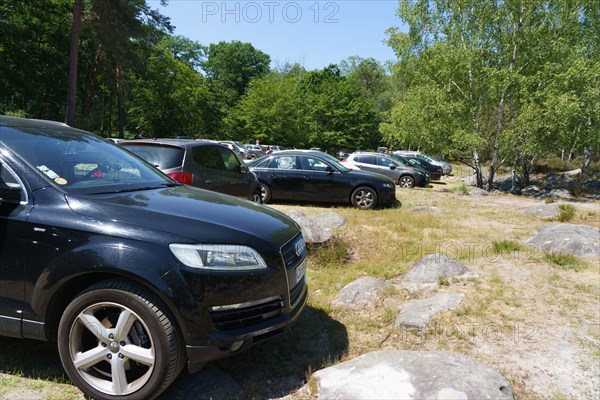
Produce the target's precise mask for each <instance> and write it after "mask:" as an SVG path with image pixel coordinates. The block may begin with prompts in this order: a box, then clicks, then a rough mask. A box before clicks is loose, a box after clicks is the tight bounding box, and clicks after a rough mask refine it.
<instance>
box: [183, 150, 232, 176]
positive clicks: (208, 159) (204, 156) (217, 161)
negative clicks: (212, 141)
mask: <svg viewBox="0 0 600 400" xmlns="http://www.w3.org/2000/svg"><path fill="white" fill-rule="evenodd" d="M192 158H193V159H194V161H196V162H197V163H198V164H200V165H201V166H202V167H204V168H210V169H215V170H219V171H230V172H238V171H239V170H240V165H241V163H240V160H239V158H238V157H237V156H236V155H235V153H234V152H233V151H231V150H229V149H228V148H225V147H221V146H197V147H194V148H193V149H192Z"/></svg>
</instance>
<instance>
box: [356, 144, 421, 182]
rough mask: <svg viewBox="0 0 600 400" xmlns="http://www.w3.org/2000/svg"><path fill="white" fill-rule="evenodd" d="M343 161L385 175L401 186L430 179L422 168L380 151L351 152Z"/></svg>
mask: <svg viewBox="0 0 600 400" xmlns="http://www.w3.org/2000/svg"><path fill="white" fill-rule="evenodd" d="M344 161H345V163H344V165H348V164H354V165H356V166H357V167H358V168H360V169H361V170H363V171H370V172H376V173H378V174H382V175H385V176H387V177H389V178H390V179H392V180H393V181H394V182H396V184H398V186H400V187H403V188H411V187H414V186H421V187H422V186H426V185H427V184H428V183H429V179H430V176H429V174H428V173H427V172H426V171H424V170H423V169H421V168H416V167H415V166H413V165H412V164H410V163H409V162H406V161H402V160H394V159H392V158H390V157H388V156H387V155H385V154H382V153H372V152H359V153H352V154H350V155H349V156H348V157H347V158H346V159H345V160H344Z"/></svg>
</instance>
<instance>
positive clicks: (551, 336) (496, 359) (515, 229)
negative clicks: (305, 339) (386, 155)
mask: <svg viewBox="0 0 600 400" xmlns="http://www.w3.org/2000/svg"><path fill="white" fill-rule="evenodd" d="M445 184H446V185H443V186H438V187H434V188H433V190H429V191H413V192H411V195H410V196H411V197H410V198H409V200H408V201H406V202H405V204H403V207H408V206H416V205H423V206H431V205H435V206H439V207H440V209H441V212H444V207H445V204H446V203H447V202H448V201H450V200H451V201H455V202H456V201H459V202H460V204H461V205H462V206H464V209H465V210H468V211H467V212H466V213H465V215H464V218H463V220H459V221H455V222H453V223H454V226H455V227H457V228H460V227H461V226H464V227H467V226H468V227H469V228H470V229H477V227H478V226H479V228H480V229H481V231H482V235H483V236H482V237H485V235H486V234H487V232H489V231H494V230H496V231H498V232H502V234H501V236H502V237H501V238H503V239H508V240H510V239H513V238H517V239H516V241H519V242H521V241H522V238H523V231H524V230H525V229H532V228H531V226H541V225H542V224H544V223H546V222H547V221H542V220H538V219H536V217H531V216H528V217H527V218H529V220H526V219H525V217H523V221H518V218H519V217H515V215H518V214H519V213H520V212H521V211H522V210H524V209H525V208H527V207H530V206H534V205H539V204H542V201H540V200H537V199H534V198H527V197H524V196H513V195H504V194H503V195H495V196H485V197H480V196H466V195H461V194H460V192H459V191H451V190H449V188H451V187H453V186H452V185H454V187H457V185H460V184H461V183H460V181H459V180H458V179H457V178H455V179H449V180H448V181H446V182H445ZM398 190H400V189H398ZM399 193H402V194H403V195H404V193H407V192H399ZM404 197H406V196H404ZM561 203H562V202H561ZM571 204H574V205H575V207H576V208H577V210H578V213H579V214H580V215H584V216H586V215H589V216H590V219H591V222H589V224H591V225H592V226H595V227H596V228H600V226H599V223H598V221H599V216H600V202H599V201H591V202H573V203H571ZM274 207H275V208H280V209H282V208H285V207H279V206H274ZM502 215H507V216H508V215H510V216H511V217H510V218H509V217H507V219H506V220H504V219H503V218H502ZM515 218H517V220H515ZM516 221H517V222H516ZM528 221H531V224H530V223H529V222H528ZM576 223H581V221H579V222H576ZM584 223H587V222H585V221H584ZM529 225H531V226H529ZM347 235H348V239H349V240H350V241H351V240H352V235H353V233H352V232H349V233H347ZM394 235H397V233H394ZM361 251H363V252H366V251H368V250H360V249H357V250H356V253H354V252H353V250H352V249H351V253H352V254H351V255H352V257H353V258H361V257H366V256H368V255H365V254H361ZM461 261H463V263H464V264H465V265H466V266H467V267H468V268H470V269H471V270H472V271H473V272H474V273H475V274H476V275H477V276H478V279H477V280H467V281H464V282H459V283H456V284H452V285H449V286H443V287H441V288H440V289H439V291H440V292H444V291H446V292H452V293H464V294H465V298H464V300H463V303H462V304H461V306H460V307H459V309H458V310H456V311H455V312H449V313H445V314H444V315H442V316H441V317H439V318H436V319H435V320H434V321H433V322H432V325H431V327H430V329H429V330H428V331H427V332H425V333H415V332H404V331H402V330H399V329H392V328H390V326H392V325H393V324H392V323H390V322H389V321H387V322H386V321H383V322H381V321H379V322H380V324H379V326H380V327H379V328H377V327H376V328H374V331H373V332H372V334H371V335H369V337H365V338H362V337H360V335H356V336H357V338H356V339H355V338H354V337H352V338H351V344H350V346H349V349H348V354H347V358H348V359H349V358H353V357H355V356H357V355H360V354H361V353H363V352H365V351H373V350H379V349H411V350H451V351H457V352H459V353H462V354H465V355H468V356H470V357H472V358H474V359H476V360H478V361H481V362H483V363H484V364H487V365H488V366H490V367H491V368H493V369H495V370H497V371H498V372H500V373H501V374H502V375H504V376H505V377H506V378H507V379H508V380H509V381H510V383H511V384H512V386H513V389H514V390H515V392H516V393H517V394H519V395H520V398H522V399H533V400H536V399H598V398H600V260H597V259H585V260H584V261H585V263H586V265H588V267H587V268H584V269H583V270H573V269H569V268H557V267H556V266H553V265H551V264H549V263H548V262H545V261H544V260H543V256H542V255H539V254H532V253H528V252H512V253H507V254H502V255H495V256H489V257H474V258H472V259H471V258H467V259H465V260H461ZM311 291H319V288H317V287H314V286H313V287H311ZM430 294H432V292H423V293H416V294H415V293H408V292H402V291H400V292H399V293H397V294H395V295H394V296H391V297H390V298H387V299H385V300H383V301H382V303H381V304H380V306H381V307H382V308H384V309H387V310H398V309H399V307H400V306H401V304H402V303H403V302H405V301H406V300H407V299H414V298H422V297H426V296H428V295H430ZM317 296H318V293H317ZM376 314H377V313H376V312H371V313H370V314H369V311H368V310H367V311H366V312H365V311H359V312H358V314H356V315H355V314H353V312H350V311H348V312H345V313H341V314H339V315H335V316H334V319H335V320H339V322H340V323H341V324H343V325H346V326H350V325H351V324H352V323H354V321H362V320H367V319H369V318H373V315H376ZM378 318H379V317H378ZM376 322H377V321H376ZM392 322H393V321H392ZM351 335H352V332H351V333H350V336H351ZM353 340H355V343H354V342H352V341H353ZM274 349H275V350H274V351H276V350H277V347H276V346H275V347H274ZM269 351H272V349H271V348H269ZM203 374H204V373H203V372H201V373H199V374H196V375H194V376H192V377H189V378H185V379H187V381H182V382H179V383H180V384H181V385H189V387H192V386H194V384H195V382H198V383H199V382H201V381H206V379H210V378H209V375H203ZM305 378H306V377H305V376H298V375H297V374H296V375H289V376H280V377H277V378H274V379H273V380H270V379H269V380H267V381H265V382H262V383H260V382H259V384H262V385H265V386H268V385H270V386H272V389H271V390H270V391H268V392H264V391H262V392H261V391H259V393H258V394H255V395H254V394H252V393H253V392H252V391H249V390H244V385H246V383H244V382H241V383H240V386H241V387H238V388H237V389H236V390H237V393H238V394H233V395H232V393H231V392H230V393H223V392H222V391H219V390H216V389H215V390H214V391H212V392H211V391H210V390H209V391H208V392H205V393H203V394H198V392H194V394H191V392H190V393H189V394H188V395H181V396H182V397H179V396H180V395H177V397H176V398H181V399H208V398H214V399H218V398H238V397H239V398H260V399H265V398H272V399H285V400H299V399H302V400H305V399H311V398H313V397H314V396H313V394H312V393H313V392H312V390H314V387H313V385H312V384H311V383H310V382H309V383H306V379H305ZM227 379H230V378H227V377H226V378H225V380H224V381H223V382H224V384H225V385H226V384H227V382H228V380H227ZM179 383H178V382H176V384H179ZM254 384H256V383H254ZM182 387H183V386H182ZM221 389H222V388H221ZM171 393H181V391H180V392H171ZM239 393H242V394H239ZM265 393H270V394H265ZM82 398H83V396H82V395H81V392H79V391H78V390H77V389H76V388H74V387H73V386H71V385H69V384H64V383H54V382H48V381H47V380H42V381H40V380H39V379H30V378H28V377H26V376H23V375H22V374H19V373H18V371H17V372H13V371H6V370H0V400H4V399H6V400H8V399H15V400H21V399H31V400H39V399H82ZM165 398H166V397H165Z"/></svg>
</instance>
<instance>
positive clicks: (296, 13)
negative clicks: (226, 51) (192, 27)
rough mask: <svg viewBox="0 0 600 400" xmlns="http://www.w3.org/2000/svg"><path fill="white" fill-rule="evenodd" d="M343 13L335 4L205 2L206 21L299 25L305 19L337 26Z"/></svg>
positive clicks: (204, 18) (204, 19)
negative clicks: (340, 12) (339, 15)
mask: <svg viewBox="0 0 600 400" xmlns="http://www.w3.org/2000/svg"><path fill="white" fill-rule="evenodd" d="M339 11H340V6H339V5H338V3H336V2H333V1H327V2H321V1H315V2H309V1H307V2H305V1H285V2H281V1H263V2H257V1H203V2H202V22H203V23H207V22H209V21H220V22H221V23H227V22H235V23H240V22H246V23H250V24H256V23H260V22H263V23H264V22H268V23H271V24H272V23H275V22H287V23H290V24H295V23H298V22H300V21H302V20H303V19H304V20H310V21H312V22H313V23H315V24H319V23H323V24H336V23H338V22H339V20H338V19H337V16H338V13H339Z"/></svg>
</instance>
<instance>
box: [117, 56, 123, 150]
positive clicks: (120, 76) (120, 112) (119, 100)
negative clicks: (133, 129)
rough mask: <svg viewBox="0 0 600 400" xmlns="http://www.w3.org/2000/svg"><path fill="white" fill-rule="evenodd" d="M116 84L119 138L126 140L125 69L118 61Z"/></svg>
mask: <svg viewBox="0 0 600 400" xmlns="http://www.w3.org/2000/svg"><path fill="white" fill-rule="evenodd" d="M116 84H117V113H118V120H119V137H120V138H121V139H125V112H124V110H123V68H122V66H121V63H120V62H118V61H117V65H116Z"/></svg>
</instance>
